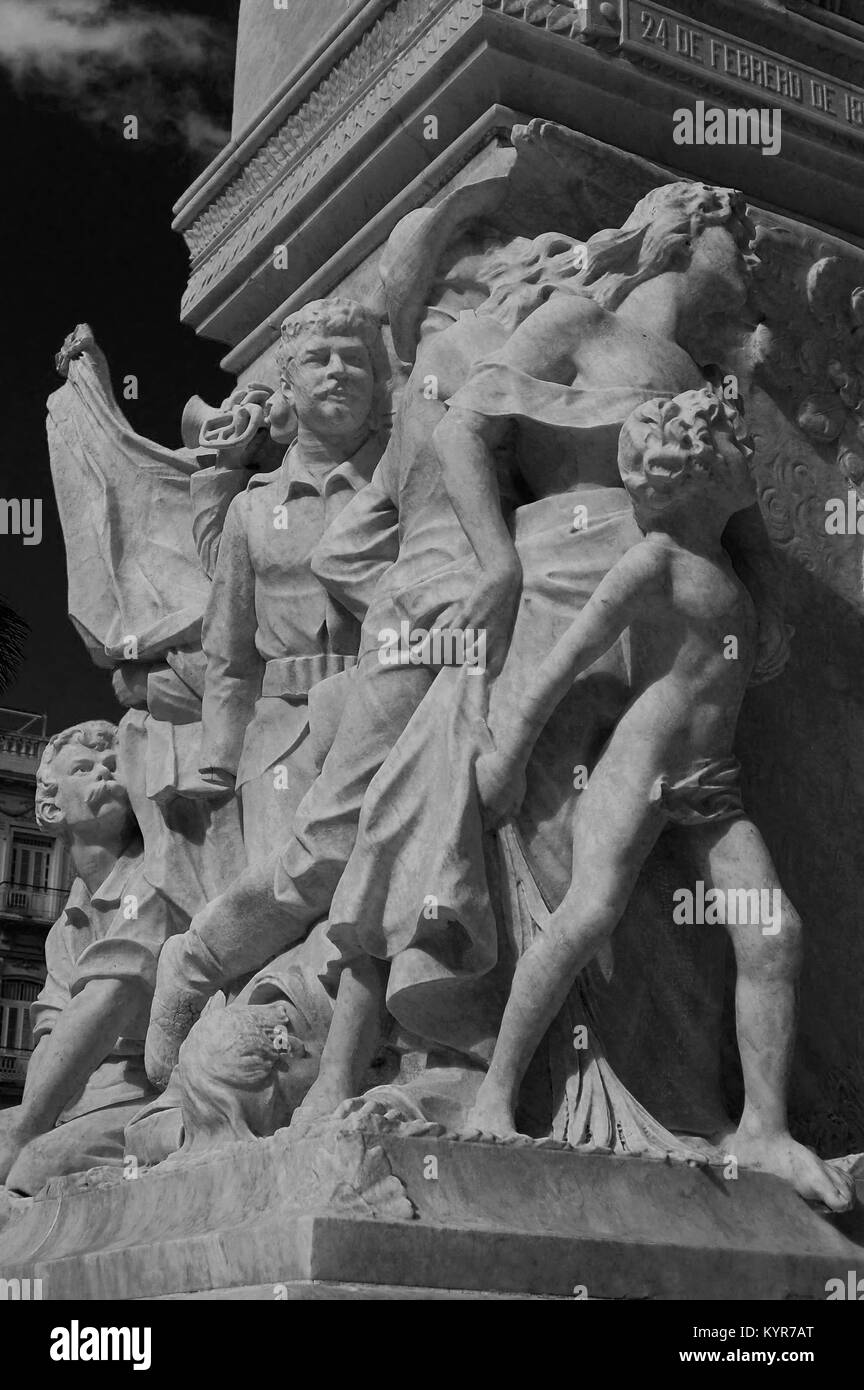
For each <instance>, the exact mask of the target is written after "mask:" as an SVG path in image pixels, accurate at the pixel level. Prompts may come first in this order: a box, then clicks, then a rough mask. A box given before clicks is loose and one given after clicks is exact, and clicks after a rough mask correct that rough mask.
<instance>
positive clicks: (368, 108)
mask: <svg viewBox="0 0 864 1390" xmlns="http://www.w3.org/2000/svg"><path fill="white" fill-rule="evenodd" d="M486 13H494V14H498V15H503V16H506V17H508V18H511V19H515V20H519V21H521V22H522V23H525V24H529V25H531V26H533V27H538V28H542V29H545V30H547V31H549V32H551V33H555V34H559V35H562V36H563V37H565V38H568V39H572V40H575V41H577V42H581V43H592V42H597V41H600V40H601V39H602V38H604V37H606V38H610V39H612V40H613V41H614V39H615V35H616V27H615V20H616V8H615V5H614V4H612V3H611V0H605V3H602V0H566V3H563V4H562V3H556V2H555V0H432V3H430V0H394V2H393V3H392V4H391V5H389V6H388V8H387V9H386V10H385V11H384V12H383V13H382V14H381V15H380V16H379V18H378V19H377V20H376V22H375V23H374V24H373V25H372V26H371V28H370V29H369V30H367V32H366V33H365V34H363V36H362V37H361V38H360V40H359V42H358V43H357V44H356V45H355V46H354V47H353V48H352V49H351V50H350V51H349V52H348V53H347V54H345V56H344V57H343V58H341V60H340V61H338V62H337V63H336V64H335V66H334V67H333V68H332V70H331V71H330V72H329V74H328V75H327V76H326V77H325V79H324V80H323V81H322V82H321V83H320V84H319V85H318V86H317V87H315V88H314V89H313V90H312V91H311V92H310V93H309V94H308V95H307V96H306V97H305V98H303V99H302V100H301V101H300V102H299V104H298V105H297V106H295V107H294V108H293V109H289V110H286V114H285V117H284V119H283V121H282V124H281V125H280V126H279V127H278V128H277V129H276V130H275V131H274V132H273V133H272V134H271V135H270V136H269V137H268V138H266V139H265V140H264V141H263V143H262V144H261V145H260V146H259V148H258V149H257V150H256V151H255V152H254V153H253V154H252V155H251V157H250V158H249V159H248V162H247V163H245V164H244V166H243V168H242V169H241V170H240V171H239V173H235V174H234V175H233V177H232V176H231V174H230V169H231V167H232V163H231V162H229V163H227V164H226V165H225V169H224V176H225V178H224V182H223V183H222V185H221V187H219V191H216V192H215V193H214V196H213V198H212V201H210V202H209V203H208V204H207V205H206V206H204V207H203V208H200V199H199V198H195V199H193V200H191V201H190V203H189V205H188V211H187V210H184V209H183V208H182V206H181V209H180V211H179V213H178V216H177V218H176V220H175V223H174V226H175V230H178V231H181V232H182V234H183V237H184V239H185V241H186V244H187V246H188V247H189V251H190V254H191V257H192V271H191V275H190V279H189V284H188V287H187V290H186V293H185V295H184V297H183V306H182V307H183V311H184V313H186V312H187V311H188V310H189V309H190V308H191V307H192V306H193V305H194V304H196V303H197V302H198V301H199V300H200V299H201V297H202V296H203V295H205V294H206V293H207V290H208V289H209V287H210V286H211V285H213V284H214V283H216V282H218V281H220V280H221V279H222V278H223V276H225V275H226V274H227V273H228V272H230V270H231V269H232V267H234V266H235V265H236V264H237V263H238V262H239V261H241V260H242V258H243V256H244V254H245V253H246V252H248V251H249V250H250V249H251V248H252V247H253V246H254V245H255V244H256V242H257V241H258V240H259V238H261V237H263V236H265V235H266V234H267V233H268V231H270V230H271V229H273V228H275V227H277V226H278V225H279V223H280V220H281V219H282V218H283V217H284V216H285V215H286V214H287V213H288V212H289V211H290V210H291V209H292V208H293V207H294V206H295V205H296V203H297V201H298V200H299V199H301V198H302V197H303V196H304V195H305V194H306V193H307V191H308V190H310V189H311V188H313V187H315V186H316V185H318V184H319V182H320V180H321V179H322V178H324V177H325V176H326V174H327V172H328V170H330V169H332V166H333V165H334V164H335V162H336V161H337V160H338V159H339V158H340V156H341V155H342V154H343V153H344V152H345V151H346V150H347V149H349V148H350V147H351V146H352V145H354V144H355V143H356V142H357V141H358V140H359V139H360V138H361V137H362V135H363V133H364V132H365V131H366V130H368V129H371V128H372V127H373V126H375V125H376V123H378V122H379V121H380V120H381V119H382V118H383V117H384V116H385V115H386V114H387V112H388V111H389V110H390V109H391V108H392V107H393V106H394V105H395V104H396V102H398V101H400V100H402V99H403V98H404V97H405V96H406V94H408V93H409V92H410V90H411V88H412V87H415V86H417V85H418V84H419V83H420V82H421V80H422V79H423V77H424V76H425V74H426V72H427V71H428V70H429V67H430V65H431V64H432V63H434V62H435V61H436V60H437V59H438V57H439V56H440V55H441V54H442V53H443V51H444V50H446V49H447V48H449V47H452V46H453V45H454V44H455V43H456V42H457V41H458V40H459V39H460V38H461V37H462V35H464V34H465V33H467V32H468V31H469V30H470V29H471V28H472V27H473V26H474V25H475V24H477V22H478V21H481V20H482V18H483V16H484V14H486ZM286 104H287V103H286ZM219 177H220V171H219V170H218V169H217V170H216V172H215V176H214V185H216V181H217V180H218V179H219ZM216 186H218V185H216Z"/></svg>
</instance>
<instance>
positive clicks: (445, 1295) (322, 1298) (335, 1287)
mask: <svg viewBox="0 0 864 1390" xmlns="http://www.w3.org/2000/svg"><path fill="white" fill-rule="evenodd" d="M274 1299H275V1300H279V1301H282V1302H286V1303H299V1302H303V1303H308V1302H316V1301H317V1302H332V1301H334V1300H340V1299H341V1300H352V1301H354V1300H357V1299H359V1300H360V1301H361V1302H363V1301H365V1302H370V1301H374V1302H378V1303H383V1302H387V1303H389V1302H392V1301H397V1302H401V1303H405V1302H423V1303H428V1302H430V1301H431V1302H433V1303H440V1302H454V1301H455V1302H465V1301H466V1300H468V1301H470V1302H472V1303H476V1302H483V1303H487V1302H489V1301H490V1300H492V1301H493V1302H499V1301H501V1300H504V1301H505V1302H511V1303H512V1302H514V1301H516V1302H519V1303H521V1302H523V1301H526V1300H527V1301H528V1302H529V1303H560V1302H566V1300H565V1299H559V1298H555V1297H553V1296H547V1295H544V1294H531V1293H528V1294H524V1293H521V1294H520V1293H488V1292H486V1293H484V1292H478V1291H477V1290H476V1289H430V1288H426V1289H408V1288H399V1287H398V1286H397V1285H395V1284H328V1283H324V1282H322V1281H320V1280H317V1279H295V1280H294V1281H293V1282H292V1283H290V1284H282V1285H274V1284H249V1285H247V1286H246V1287H245V1288H242V1289H202V1290H201V1291H200V1292H199V1293H169V1294H160V1295H159V1296H158V1297H156V1298H148V1299H139V1300H138V1302H144V1303H176V1302H184V1303H194V1302H202V1303H203V1302H207V1303H212V1302H214V1301H220V1300H221V1301H228V1300H230V1301H234V1300H239V1301H240V1302H254V1303H259V1302H267V1303H272V1302H273V1301H274Z"/></svg>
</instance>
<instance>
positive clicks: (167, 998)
mask: <svg viewBox="0 0 864 1390" xmlns="http://www.w3.org/2000/svg"><path fill="white" fill-rule="evenodd" d="M452 196H453V195H451V197H452ZM484 196H488V195H487V194H486V192H485V190H481V191H480V192H479V193H478V192H477V190H475V189H469V190H466V191H465V192H462V193H460V196H459V198H458V199H455V201H451V200H450V199H448V200H445V204H442V205H440V206H439V208H437V209H434V210H424V211H423V212H421V213H418V214H414V215H412V217H411V219H410V221H409V223H408V227H407V230H406V228H405V227H404V226H403V228H402V231H401V237H402V238H403V241H402V242H401V243H400V241H399V238H398V237H396V238H394V239H393V240H391V246H390V248H389V249H390V264H389V266H388V267H387V269H386V270H385V272H384V274H385V284H386V282H387V279H388V278H389V279H390V281H391V283H393V282H396V281H397V280H398V279H399V277H400V274H402V273H404V268H405V266H406V264H409V265H411V267H412V273H413V267H415V266H417V265H420V266H422V268H423V270H422V275H421V281H422V290H421V291H420V293H418V291H417V282H416V279H412V281H411V285H412V293H411V294H410V296H409V301H410V302H409V303H408V304H407V305H406V303H405V302H404V301H402V302H400V303H399V304H396V305H394V311H393V312H391V325H392V326H393V329H394V340H395V341H396V346H397V351H399V352H400V355H401V356H403V358H408V357H409V356H413V354H414V352H415V351H416V352H417V360H416V364H415V366H414V370H413V371H412V373H411V376H410V378H409V381H408V383H407V385H406V387H405V389H404V393H403V396H402V399H401V402H400V406H399V410H398V414H397V417H396V420H395V423H394V430H393V436H392V438H391V441H390V444H389V445H388V448H387V451H386V453H385V456H384V458H383V459H382V462H381V464H380V465H379V468H378V469H377V470H376V474H375V477H374V478H373V480H372V483H371V484H370V486H369V487H368V488H367V489H364V491H363V492H362V493H360V494H358V496H357V497H356V498H355V499H354V501H353V502H352V503H351V504H350V506H349V507H347V508H346V509H345V511H344V512H343V513H342V514H341V516H340V517H339V518H338V520H337V521H336V523H335V524H334V525H333V526H332V527H331V528H330V529H329V530H328V532H327V534H326V536H325V538H324V540H323V542H322V544H321V545H320V546H319V548H318V552H317V555H316V557H315V560H314V565H315V569H316V571H317V573H318V574H319V575H320V576H321V577H322V578H323V579H324V581H325V583H326V584H327V587H328V588H329V589H330V590H331V592H332V593H334V594H336V595H337V596H338V597H339V598H340V599H341V600H342V601H343V603H344V604H345V605H346V606H347V607H349V608H350V609H351V610H352V611H353V612H355V613H356V614H357V615H358V616H363V614H364V613H366V621H365V623H364V629H363V639H362V643H361V652H360V659H359V664H358V667H357V669H356V670H355V671H354V672H353V673H352V675H351V677H350V679H349V680H348V682H347V686H346V688H347V699H346V705H345V709H344V712H343V714H342V718H341V721H340V723H339V727H338V730H337V733H336V738H335V742H334V744H333V747H332V748H331V750H330V752H329V754H328V756H327V758H326V761H325V763H324V766H323V768H322V772H321V775H320V776H319V778H318V780H317V781H316V782H315V784H314V785H313V787H312V789H311V790H310V792H309V794H308V795H307V797H306V798H305V799H304V800H303V802H302V803H301V805H300V807H299V809H298V814H297V817H296V819H295V822H294V828H293V832H292V834H291V835H290V836H289V837H288V838H287V841H286V843H285V845H284V848H283V850H282V852H281V854H279V855H278V856H274V858H273V860H272V862H271V863H270V865H269V866H268V865H262V866H261V869H260V872H257V871H256V872H254V873H249V874H247V875H244V876H243V877H242V878H241V879H240V880H239V881H238V882H237V883H236V884H235V885H234V886H233V888H232V889H231V890H230V891H229V892H228V893H226V894H224V895H223V896H222V897H221V898H219V899H217V900H216V901H214V902H213V903H211V904H209V905H208V907H207V908H206V909H205V911H204V912H202V913H200V914H199V915H198V917H197V918H196V919H195V921H194V922H193V925H192V928H191V929H190V932H189V933H187V934H186V935H185V936H184V939H183V941H182V943H180V942H178V945H177V947H176V948H172V951H171V953H170V955H169V956H168V957H166V958H165V959H164V962H163V966H162V971H161V973H160V979H159V984H158V987H157V993H156V998H155V1001H154V1008H153V1014H152V1019H151V1027H150V1031H149V1033H148V1040H147V1066H148V1073H149V1074H150V1076H151V1077H152V1078H153V1079H154V1080H155V1081H156V1082H157V1084H160V1083H161V1084H164V1082H165V1081H166V1080H167V1078H168V1076H169V1075H170V1072H171V1069H172V1067H173V1065H174V1062H175V1061H176V1057H177V1051H178V1049H179V1046H180V1043H181V1042H182V1040H183V1037H184V1036H185V1034H186V1033H187V1032H188V1030H189V1028H190V1027H191V1025H192V1023H193V1022H194V1019H195V1018H196V1017H197V1015H198V1013H199V1012H200V1010H201V1008H202V1007H203V1005H204V1003H205V1002H206V1000H207V998H208V997H209V996H210V995H211V994H213V993H214V991H215V990H216V989H218V988H220V987H221V986H222V984H223V983H225V982H226V981H230V980H231V979H233V978H235V977H237V976H239V975H242V974H245V973H246V972H247V971H250V970H252V969H254V968H256V967H257V966H259V965H260V964H261V963H262V962H263V961H265V960H267V959H268V958H269V957H270V956H272V955H275V954H276V952H277V951H280V950H283V949H284V948H285V947H286V946H287V945H289V944H290V942H291V941H292V940H296V939H298V938H299V937H301V936H302V935H303V934H304V933H305V932H306V931H307V930H308V928H309V926H310V925H311V924H312V923H313V922H315V921H316V920H318V919H319V918H321V917H323V916H325V915H326V913H327V910H328V907H329V904H330V900H331V897H332V895H333V891H334V889H335V887H336V885H337V883H338V881H339V878H340V876H341V873H342V869H343V867H344V865H345V863H346V861H347V859H348V856H349V855H350V853H351V849H352V846H353V844H354V839H355V835H356V828H357V822H358V818H359V814H360V808H361V806H362V802H363V797H364V795H365V792H366V788H367V787H368V785H369V783H370V781H371V780H372V778H373V777H374V775H375V773H376V772H377V770H378V768H379V767H380V766H381V764H382V762H383V761H384V759H385V758H386V756H387V754H388V752H389V751H390V749H391V748H392V746H393V744H394V743H395V741H396V740H397V739H398V737H399V734H400V733H401V731H402V730H403V729H404V728H405V726H406V725H407V723H408V721H409V720H410V718H411V716H412V714H413V713H414V711H415V710H416V708H417V706H418V705H419V704H420V702H421V700H422V699H423V697H424V695H425V694H426V692H427V691H428V689H429V686H430V684H431V682H432V680H433V678H434V676H435V674H436V671H437V667H436V665H435V663H434V660H433V658H432V657H426V658H424V659H423V660H422V661H421V662H420V663H419V664H415V663H414V662H411V661H409V660H408V654H407V653H406V654H405V660H404V661H403V663H401V664H397V665H392V664H389V663H384V662H382V661H381V659H380V651H379V645H380V639H379V634H380V633H381V632H382V631H383V630H385V629H388V628H390V629H392V628H396V629H398V628H399V626H400V623H401V622H402V621H403V620H407V621H408V622H409V623H410V624H411V626H412V628H416V627H423V628H425V629H427V630H428V629H432V628H433V627H438V626H440V627H442V628H443V627H446V626H448V625H454V624H456V623H457V622H458V616H457V615H458V614H459V613H460V612H461V611H462V609H463V607H464V604H465V600H466V597H467V595H468V594H469V593H470V591H471V588H472V586H473V584H474V582H475V580H476V572H477V571H476V565H475V563H474V560H473V557H472V554H471V548H470V546H469V545H468V543H467V540H466V538H465V535H464V533H463V532H462V529H461V527H460V526H459V524H458V521H457V520H456V517H455V515H454V513H453V510H452V507H451V506H450V503H449V500H448V498H447V496H446V493H445V490H444V487H443V483H442V479H441V474H440V468H439V464H438V459H437V455H436V453H435V450H434V447H433V444H432V436H433V432H434V429H435V426H436V424H437V423H438V421H439V420H440V419H441V417H442V415H443V412H444V409H445V406H444V402H445V401H446V399H447V397H448V396H449V395H451V394H452V393H453V392H454V391H456V390H457V389H458V387H459V385H460V384H461V382H462V381H463V380H464V377H465V374H466V372H467V371H468V369H469V367H470V365H471V364H472V363H473V362H475V361H477V360H479V359H480V358H481V357H483V356H484V355H485V354H487V353H489V352H490V351H492V350H493V349H494V348H495V347H497V346H499V345H502V344H503V343H504V342H506V339H507V337H508V335H509V333H510V332H512V330H513V328H514V327H515V324H516V323H517V322H518V321H519V319H520V317H522V316H524V314H526V313H528V312H529V311H530V307H533V305H534V304H536V303H537V302H539V300H540V299H541V298H542V297H543V295H544V294H546V293H548V286H549V285H550V284H551V283H553V282H556V283H557V282H559V281H561V280H564V279H567V278H568V277H570V276H572V275H574V274H575V273H576V269H577V260H576V257H575V255H574V246H575V243H573V242H572V241H571V240H570V239H569V238H566V237H543V238H538V240H537V242H536V243H530V242H527V241H525V240H523V239H520V241H519V244H518V246H517V247H516V248H515V256H514V255H512V254H511V255H508V254H506V253H505V252H501V251H499V250H497V249H493V250H490V249H489V248H488V247H484V246H483V245H482V244H478V243H477V242H476V241H472V240H470V239H468V238H464V237H462V236H461V235H460V234H461V233H462V232H463V230H464V226H465V224H466V222H467V220H468V216H469V214H470V215H471V216H474V217H476V216H477V215H478V213H479V212H480V211H481V210H482V208H481V205H482V199H483V197H484ZM466 200H467V203H466ZM448 234H449V240H450V245H449V248H447V249H446V257H445V256H444V249H445V248H444V246H442V243H443V242H444V241H445V238H446V237H447V236H448ZM405 242H407V245H405V244H404V243H405ZM423 277H425V279H424V278H423ZM490 279H491V280H492V281H493V283H494V282H495V281H496V279H497V280H498V281H500V284H499V286H498V291H497V292H496V293H495V294H493V295H492V297H491V298H490V299H489V301H488V304H486V305H484V307H483V309H481V310H479V311H478V312H476V313H475V312H474V308H475V306H479V305H481V304H482V303H483V301H484V300H486V299H487V295H488V287H489V280H490ZM466 291H467V293H466ZM487 309H488V312H487V311H486V310H487ZM418 338H419V342H420V345H419V348H418V347H417V343H418ZM223 545H224V541H223ZM397 545H398V559H397V557H396V548H397ZM394 560H395V561H396V563H392V562H393V561H394ZM376 566H377V573H376ZM382 575H383V576H384V577H383V578H382V579H381V583H380V586H379V587H378V589H377V592H376V591H375V585H374V583H373V580H374V579H378V578H379V577H381V576H382ZM373 593H374V600H373V601H372V602H371V604H370V599H372V595H373ZM367 607H368V612H366V610H367ZM504 620H505V623H506V616H505V619H504ZM367 968H370V969H373V970H374V968H375V967H374V964H373V965H371V966H368V967H367V962H359V961H358V978H357V980H356V981H355V985H356V988H357V990H358V991H359V992H360V994H365V992H366V989H367V983H368V982H367V981H366V980H365V979H364V978H363V975H364V971H365V970H366V969H367ZM349 987H350V986H349ZM309 1104H310V1107H320V1109H321V1110H322V1111H326V1110H328V1109H329V1108H331V1107H330V1103H329V1098H328V1097H327V1096H319V1095H318V1094H317V1093H316V1095H314V1096H312V1097H310V1103H309ZM308 1109H309V1107H307V1111H308Z"/></svg>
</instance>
